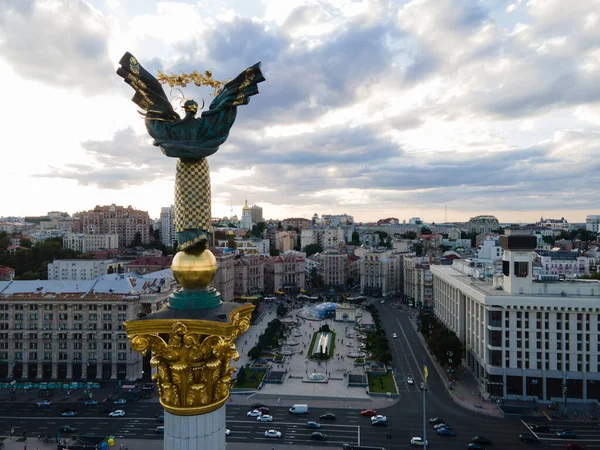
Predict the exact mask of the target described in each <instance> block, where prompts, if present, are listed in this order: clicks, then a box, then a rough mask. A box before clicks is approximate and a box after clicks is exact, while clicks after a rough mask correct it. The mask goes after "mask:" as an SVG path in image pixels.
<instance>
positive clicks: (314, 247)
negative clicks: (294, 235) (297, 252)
mask: <svg viewBox="0 0 600 450" xmlns="http://www.w3.org/2000/svg"><path fill="white" fill-rule="evenodd" d="M304 251H305V252H306V256H312V255H314V254H315V253H321V252H322V251H323V247H321V246H320V245H319V244H308V245H307V246H306V247H304Z"/></svg>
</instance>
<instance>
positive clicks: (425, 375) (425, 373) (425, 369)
mask: <svg viewBox="0 0 600 450" xmlns="http://www.w3.org/2000/svg"><path fill="white" fill-rule="evenodd" d="M423 374H424V377H425V381H427V377H428V376H429V371H428V370H427V364H425V365H424V366H423Z"/></svg>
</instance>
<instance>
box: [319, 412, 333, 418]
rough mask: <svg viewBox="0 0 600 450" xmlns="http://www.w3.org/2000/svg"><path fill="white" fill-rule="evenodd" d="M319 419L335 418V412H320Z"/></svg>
mask: <svg viewBox="0 0 600 450" xmlns="http://www.w3.org/2000/svg"><path fill="white" fill-rule="evenodd" d="M319 420H335V414H334V413H331V412H328V413H325V414H321V415H320V416H319Z"/></svg>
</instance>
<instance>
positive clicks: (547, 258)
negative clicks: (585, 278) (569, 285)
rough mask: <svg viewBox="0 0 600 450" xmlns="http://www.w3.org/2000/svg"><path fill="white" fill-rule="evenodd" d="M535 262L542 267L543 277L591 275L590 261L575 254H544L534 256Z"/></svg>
mask: <svg viewBox="0 0 600 450" xmlns="http://www.w3.org/2000/svg"><path fill="white" fill-rule="evenodd" d="M533 260H534V262H536V263H539V264H540V266H541V274H542V275H554V276H556V277H559V276H560V275H570V276H578V275H583V274H589V273H590V261H589V258H588V257H587V256H580V255H579V254H578V253H574V252H552V251H549V252H544V251H538V252H536V253H535V254H534V259H533Z"/></svg>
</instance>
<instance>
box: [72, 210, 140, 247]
mask: <svg viewBox="0 0 600 450" xmlns="http://www.w3.org/2000/svg"><path fill="white" fill-rule="evenodd" d="M74 216H75V217H76V218H78V219H79V230H78V231H79V232H80V233H84V234H118V235H119V246H120V247H125V246H127V245H130V244H131V243H132V242H133V240H134V239H135V235H136V234H137V233H139V234H140V236H141V239H142V244H147V243H149V242H150V216H149V215H148V213H147V212H146V211H139V210H137V209H133V208H132V207H131V206H128V207H127V208H125V207H123V206H116V205H115V204H112V205H110V206H96V207H95V208H94V209H92V210H89V211H83V212H79V213H76V214H74Z"/></svg>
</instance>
